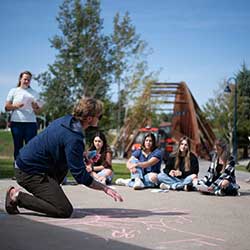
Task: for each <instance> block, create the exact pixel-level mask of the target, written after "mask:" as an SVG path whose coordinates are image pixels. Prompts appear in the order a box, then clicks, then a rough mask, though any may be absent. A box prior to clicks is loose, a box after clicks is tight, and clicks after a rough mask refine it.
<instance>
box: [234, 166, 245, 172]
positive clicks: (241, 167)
mask: <svg viewBox="0 0 250 250" xmlns="http://www.w3.org/2000/svg"><path fill="white" fill-rule="evenodd" d="M236 170H238V171H243V172H248V170H247V169H246V166H242V165H238V166H236Z"/></svg>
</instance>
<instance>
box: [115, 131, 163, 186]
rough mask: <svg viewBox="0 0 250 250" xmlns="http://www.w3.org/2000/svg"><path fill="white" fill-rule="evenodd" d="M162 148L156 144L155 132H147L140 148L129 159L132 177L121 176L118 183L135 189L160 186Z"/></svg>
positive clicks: (128, 165) (128, 163)
mask: <svg viewBox="0 0 250 250" xmlns="http://www.w3.org/2000/svg"><path fill="white" fill-rule="evenodd" d="M161 162H162V156H161V150H160V149H159V148H158V147H157V145H156V139H155V136H154V134H152V133H149V134H146V135H145V137H144V139H143V141H142V146H141V148H140V149H138V150H135V151H134V152H133V153H132V156H131V157H130V158H129V160H128V161H127V168H128V169H129V171H130V175H131V178H130V179H122V178H119V179H117V180H116V184H117V185H124V186H129V187H132V188H134V189H135V190H139V189H143V188H145V187H147V188H151V187H156V186H158V181H157V175H158V173H160V171H161Z"/></svg>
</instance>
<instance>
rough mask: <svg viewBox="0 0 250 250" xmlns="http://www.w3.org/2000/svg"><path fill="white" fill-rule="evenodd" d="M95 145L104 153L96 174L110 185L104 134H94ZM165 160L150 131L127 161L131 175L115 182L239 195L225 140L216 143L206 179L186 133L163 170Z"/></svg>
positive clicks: (146, 186)
mask: <svg viewBox="0 0 250 250" xmlns="http://www.w3.org/2000/svg"><path fill="white" fill-rule="evenodd" d="M97 141H100V144H101V145H102V148H103V149H102V150H100V146H99V148H98V146H97ZM94 148H96V149H97V150H98V151H99V152H100V153H102V157H101V159H100V161H98V162H96V163H95V164H94V166H93V171H92V173H93V177H95V178H96V179H97V180H99V181H102V182H103V181H104V182H105V183H106V184H110V183H111V182H112V177H113V171H112V167H111V158H112V155H111V150H110V148H109V147H108V145H107V142H106V139H105V136H104V135H103V134H102V133H99V135H96V137H94V141H93V146H92V148H91V149H94ZM161 163H162V153H161V150H160V149H159V148H158V147H157V145H156V138H155V136H154V134H152V133H149V134H147V135H146V136H145V137H144V139H143V142H142V147H141V148H140V149H138V150H135V151H134V152H133V153H132V156H131V157H130V158H129V160H128V161H127V168H128V169H129V171H130V174H131V178H129V179H122V178H118V179H117V180H116V181H115V183H116V184H117V185H122V186H129V187H132V188H133V189H135V190H139V189H143V188H154V187H159V188H160V189H163V190H166V189H168V190H185V191H191V190H197V191H201V192H206V193H210V194H215V195H219V196H224V195H238V194H239V192H238V189H239V186H238V185H237V184H236V178H235V168H234V165H235V162H234V159H233V157H232V156H230V154H229V151H228V146H227V143H226V142H225V141H224V140H217V141H216V142H215V145H214V155H213V158H212V161H211V164H210V166H209V169H208V171H207V174H206V175H205V176H204V177H203V178H202V179H198V173H199V161H198V159H197V157H196V155H195V154H194V153H192V152H191V144H190V139H189V138H188V137H186V136H185V137H182V138H181V139H180V141H179V144H178V147H177V150H176V152H174V153H172V154H171V155H170V156H169V157H168V159H167V161H166V166H165V168H164V169H163V171H161Z"/></svg>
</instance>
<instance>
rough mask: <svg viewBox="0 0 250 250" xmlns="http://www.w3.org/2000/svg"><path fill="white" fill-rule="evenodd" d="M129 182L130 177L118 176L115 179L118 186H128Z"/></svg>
mask: <svg viewBox="0 0 250 250" xmlns="http://www.w3.org/2000/svg"><path fill="white" fill-rule="evenodd" d="M129 182H130V179H123V178H118V179H117V180H116V181H115V184H116V185H118V186H128V183H129Z"/></svg>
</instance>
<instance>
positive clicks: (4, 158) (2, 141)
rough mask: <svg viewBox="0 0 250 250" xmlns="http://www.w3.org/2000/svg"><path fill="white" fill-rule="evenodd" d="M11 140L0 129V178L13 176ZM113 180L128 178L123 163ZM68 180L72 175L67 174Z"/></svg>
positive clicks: (240, 169)
mask: <svg viewBox="0 0 250 250" xmlns="http://www.w3.org/2000/svg"><path fill="white" fill-rule="evenodd" d="M12 163H13V142H12V136H11V132H10V131H4V130H0V179H1V178H11V177H12V176H13V165H12ZM113 169H114V173H115V175H114V181H115V180H116V179H117V178H129V176H130V174H129V171H128V170H127V168H126V166H125V164H122V163H113ZM236 169H237V170H239V171H246V172H247V170H246V167H245V166H240V165H239V166H237V167H236ZM68 178H69V180H73V177H72V176H71V175H70V174H68Z"/></svg>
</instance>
